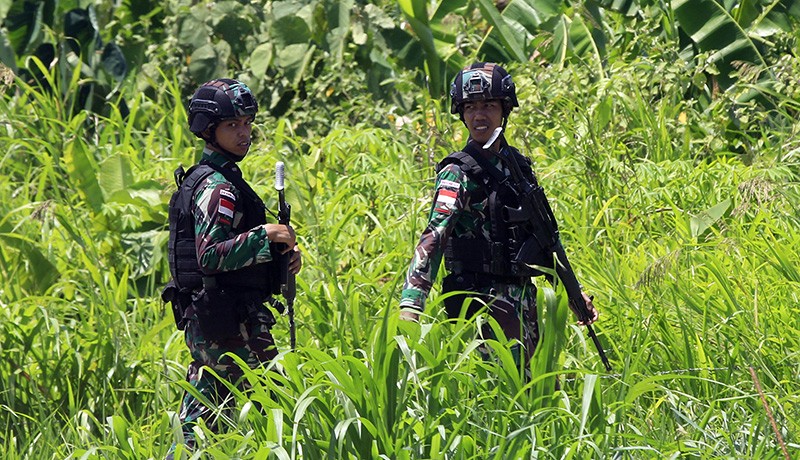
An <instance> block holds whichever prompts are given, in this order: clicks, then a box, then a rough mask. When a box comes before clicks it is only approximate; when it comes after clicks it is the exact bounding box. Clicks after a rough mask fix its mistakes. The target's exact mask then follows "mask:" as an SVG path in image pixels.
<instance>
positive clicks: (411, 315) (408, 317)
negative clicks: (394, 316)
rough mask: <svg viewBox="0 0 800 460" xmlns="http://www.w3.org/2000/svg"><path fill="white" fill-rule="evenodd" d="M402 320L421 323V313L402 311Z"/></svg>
mask: <svg viewBox="0 0 800 460" xmlns="http://www.w3.org/2000/svg"><path fill="white" fill-rule="evenodd" d="M400 319H402V320H405V321H413V322H415V323H418V322H419V313H417V312H415V311H411V310H400Z"/></svg>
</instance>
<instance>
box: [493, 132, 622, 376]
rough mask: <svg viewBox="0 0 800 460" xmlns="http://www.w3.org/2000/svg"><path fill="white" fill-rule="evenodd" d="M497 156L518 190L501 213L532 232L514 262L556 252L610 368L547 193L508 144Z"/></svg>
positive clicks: (575, 305)
mask: <svg viewBox="0 0 800 460" xmlns="http://www.w3.org/2000/svg"><path fill="white" fill-rule="evenodd" d="M501 132H502V128H497V130H495V132H494V133H493V136H492V138H491V139H490V140H489V142H487V143H486V145H484V146H483V148H484V149H487V148H489V147H490V146H491V145H492V144H493V143H494V141H495V140H496V139H497V137H498V136H499V135H500V133H501ZM500 157H501V159H502V160H503V162H504V163H505V164H506V165H507V166H508V167H509V169H510V170H511V176H512V178H513V179H514V182H515V183H516V184H515V186H514V187H510V188H511V189H512V190H514V193H516V194H517V197H516V198H517V202H518V204H519V207H517V208H512V207H505V209H504V214H505V216H504V217H505V218H506V221H507V222H509V223H528V224H529V225H530V227H531V231H532V233H533V235H532V236H531V237H529V238H528V239H527V240H526V241H525V242H524V243H523V244H522V246H521V247H520V250H519V252H518V253H517V256H516V259H515V260H514V262H516V263H519V264H526V265H532V264H540V263H541V262H542V258H541V255H542V254H548V257H549V256H552V255H553V254H555V259H556V274H557V275H558V278H559V279H560V280H561V283H563V284H564V289H565V290H566V291H567V298H568V299H569V302H570V304H571V306H572V310H573V312H575V314H576V316H578V319H580V320H581V321H582V322H583V324H584V325H586V329H587V331H588V332H589V337H591V338H592V342H594V346H595V348H597V352H598V353H599V354H600V359H601V360H602V361H603V365H604V366H605V368H606V371H608V372H611V364H609V362H608V358H607V357H606V354H605V352H604V351H603V346H602V345H601V344H600V340H599V339H598V338H597V334H595V332H594V329H593V328H592V325H591V324H589V322H590V321H591V319H592V314H591V312H590V311H589V307H588V306H587V305H586V300H585V299H584V298H583V291H582V290H581V285H580V283H578V279H577V278H576V277H575V272H574V271H573V269H572V266H571V265H570V263H569V259H567V254H566V252H565V251H564V247H563V246H562V245H561V239H560V238H559V235H558V224H557V223H556V219H555V216H554V215H553V210H552V209H551V208H550V203H549V202H548V201H547V196H545V194H544V189H543V188H542V187H541V186H540V185H539V183H538V181H537V180H536V176H533V177H532V181H529V180H528V179H526V178H525V176H524V175H523V174H522V170H521V169H520V167H519V163H518V162H517V158H516V154H515V152H512V151H511V150H510V148H509V147H508V146H507V145H506V146H504V147H503V148H501V149H500ZM495 169H496V168H495Z"/></svg>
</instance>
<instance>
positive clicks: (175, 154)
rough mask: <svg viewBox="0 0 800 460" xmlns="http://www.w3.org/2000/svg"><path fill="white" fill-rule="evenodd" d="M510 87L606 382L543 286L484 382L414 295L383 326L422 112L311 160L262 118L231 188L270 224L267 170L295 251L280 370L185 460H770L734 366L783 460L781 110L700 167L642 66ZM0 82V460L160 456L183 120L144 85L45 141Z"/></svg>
mask: <svg viewBox="0 0 800 460" xmlns="http://www.w3.org/2000/svg"><path fill="white" fill-rule="evenodd" d="M512 70H513V71H514V74H515V77H516V76H517V75H519V77H518V78H516V81H517V85H518V86H519V88H520V89H521V91H520V97H521V107H520V109H519V110H518V111H515V112H514V114H513V115H512V118H511V123H510V125H509V128H510V129H509V134H508V136H509V139H510V140H511V141H512V143H514V144H516V145H520V146H523V147H524V148H525V149H526V153H528V154H529V155H530V156H531V157H532V159H533V160H534V164H535V169H536V171H537V173H538V176H539V179H540V181H541V183H542V184H543V185H544V186H545V189H546V191H547V193H548V195H549V196H550V197H551V199H552V204H553V207H554V211H555V213H556V215H557V217H558V218H559V221H560V228H561V234H562V239H563V240H564V243H565V245H566V247H567V251H568V253H569V255H570V257H571V258H572V264H573V266H575V267H576V268H577V270H578V272H579V273H578V274H579V279H580V280H581V282H582V283H583V284H584V286H585V288H586V290H587V291H589V292H590V293H592V294H594V295H595V303H596V304H597V305H598V307H599V309H600V311H601V320H600V321H599V322H598V323H597V325H596V330H597V332H598V333H599V335H600V338H601V341H602V342H603V344H604V345H605V346H606V348H607V351H608V354H609V356H610V358H611V361H612V364H613V366H614V372H613V373H611V374H608V373H605V372H603V371H602V365H601V363H600V362H599V359H598V357H597V355H596V351H595V350H594V347H593V345H592V343H591V341H588V340H587V338H586V336H585V334H584V330H583V329H582V328H580V327H578V326H575V325H573V323H574V321H573V319H572V317H571V315H570V314H569V313H568V309H567V307H566V300H565V297H564V295H563V292H561V291H560V290H558V289H557V290H555V291H553V290H550V289H548V288H547V285H546V283H540V287H541V288H542V289H540V291H539V298H538V300H539V308H540V317H541V318H542V321H543V323H542V329H543V331H544V338H543V341H542V343H541V346H540V349H539V351H538V353H537V355H536V357H535V360H534V369H535V372H534V376H533V378H531V379H530V380H526V379H523V378H521V377H520V373H519V370H518V369H516V367H515V365H514V361H513V358H512V355H511V351H510V344H509V343H507V342H506V341H505V340H502V339H500V340H496V341H489V342H488V345H489V346H490V347H491V348H492V349H493V350H494V355H495V359H493V360H490V361H484V360H482V359H481V358H480V355H479V353H477V352H476V351H475V350H476V348H477V347H479V346H481V345H483V344H484V340H483V339H482V338H481V337H480V335H479V333H478V331H479V330H480V329H479V328H478V327H477V325H476V324H475V323H474V322H469V321H462V320H448V319H446V315H445V314H444V312H443V311H442V305H441V296H440V295H439V293H438V288H437V289H435V290H434V292H433V294H432V296H431V299H430V302H429V306H428V309H427V311H426V314H425V315H424V317H423V321H422V323H421V324H419V325H416V324H408V323H404V322H398V320H397V319H396V308H397V307H396V303H397V301H398V296H399V288H400V285H401V283H402V280H403V276H404V272H405V270H406V267H407V264H408V262H409V260H410V256H411V251H412V250H413V247H414V245H415V243H416V238H417V237H418V235H419V233H420V231H421V230H422V226H423V225H424V223H425V217H426V215H427V212H428V207H429V205H430V199H431V196H430V188H431V186H432V182H433V177H434V171H433V163H434V162H435V161H438V160H439V159H441V158H442V157H443V156H444V155H446V154H447V152H449V151H451V150H454V149H456V148H458V147H459V146H460V145H461V143H462V142H463V138H464V137H463V136H464V131H463V128H462V127H461V126H460V122H458V120H457V119H454V118H452V117H450V116H449V114H447V113H446V111H445V110H442V108H441V107H440V103H439V102H438V101H430V100H426V99H424V97H423V96H419V97H420V101H419V106H420V110H419V112H416V113H408V114H396V113H387V114H386V120H387V123H386V125H385V126H374V125H366V124H355V125H350V124H349V123H350V122H349V121H347V122H345V121H342V122H340V123H339V122H337V121H336V120H331V122H330V129H329V130H328V131H326V132H324V133H320V134H316V135H313V136H309V137H300V136H298V135H296V134H295V131H296V130H295V127H294V126H293V124H292V120H289V119H279V120H273V119H269V118H268V117H264V118H260V119H259V122H258V123H257V130H256V135H257V137H256V143H255V145H254V146H253V150H252V152H251V154H250V156H249V157H248V159H247V160H246V161H245V163H243V168H244V170H245V172H246V174H248V176H249V177H251V178H253V181H254V184H255V185H254V186H255V188H256V190H257V191H258V192H259V193H260V194H261V195H262V196H264V198H265V201H266V202H267V204H268V205H269V206H271V207H272V208H274V207H275V202H276V196H275V192H274V190H273V184H272V178H273V177H274V175H273V171H274V164H275V162H276V161H278V160H280V161H284V162H285V163H286V168H287V170H286V172H287V194H288V199H289V201H290V202H291V204H292V206H293V221H294V223H295V226H296V229H297V233H298V235H299V240H300V245H301V248H302V249H303V251H304V268H303V271H302V273H301V276H299V277H298V290H299V294H298V298H297V301H296V314H297V325H298V349H297V350H296V351H294V352H292V351H290V350H289V344H288V331H287V324H286V323H287V322H286V321H285V320H284V319H279V322H278V325H277V326H276V327H275V329H274V334H275V336H276V339H277V341H278V345H279V348H280V350H281V355H280V358H279V359H278V360H277V361H276V362H274V363H271V364H270V365H269V367H268V368H266V369H258V370H246V378H247V379H248V381H249V382H250V389H249V390H248V391H246V392H239V391H237V392H235V394H236V399H237V403H238V404H237V406H236V410H235V411H233V412H232V413H230V414H226V417H225V421H226V422H225V423H226V424H227V425H228V429H227V430H225V431H224V433H219V434H214V433H212V432H210V431H209V430H207V429H206V428H205V427H203V426H200V427H198V430H199V437H198V438H199V439H200V447H201V449H202V450H203V451H204V452H205V453H206V454H208V455H209V456H210V457H212V458H259V459H262V458H263V459H265V458H279V459H286V458H290V459H291V458H307V459H316V458H320V459H321V458H359V459H360V458H396V459H403V458H408V459H419V458H436V459H439V458H441V459H445V458H446V459H477V458H480V459H485V458H495V459H507V458H684V457H686V458H783V455H782V450H781V446H780V445H779V441H778V438H777V437H776V435H775V433H774V432H773V431H772V425H771V421H770V420H769V417H768V416H767V411H766V409H765V406H764V404H763V403H762V401H761V399H760V398H759V395H758V393H757V391H756V385H755V382H754V381H753V378H752V376H751V373H750V368H751V367H752V368H753V370H754V371H755V375H756V376H757V378H758V380H759V383H760V385H761V386H762V388H763V390H764V393H765V398H766V403H767V405H768V407H769V408H770V410H771V413H772V416H773V417H774V421H775V423H776V425H777V426H778V427H779V429H780V430H781V435H782V439H783V442H784V443H785V445H786V448H787V449H789V451H790V453H792V454H796V453H797V451H798V438H797V433H798V429H800V426H798V423H797V420H799V419H800V414H798V413H797V411H798V410H797V407H800V404H798V402H800V401H798V399H799V398H798V384H797V382H798V381H800V379H798V372H800V367H798V362H800V360H798V350H800V343H798V341H799V340H800V339H798V337H800V334H798V331H799V330H800V320H798V316H797V314H796V310H797V308H798V300H797V299H798V297H797V294H796V289H797V287H798V283H800V272H798V269H797V266H798V256H797V251H796V250H795V248H796V247H797V246H798V244H800V232H799V231H798V228H800V227H798V225H797V223H798V219H797V215H798V214H797V211H798V209H797V206H798V205H797V203H800V196H798V154H799V153H800V142H799V141H798V136H797V132H798V127H797V124H796V123H795V122H793V121H792V120H791V119H787V115H790V112H788V110H790V109H786V110H787V112H786V113H783V114H782V113H772V114H770V117H771V118H769V123H761V122H759V123H758V124H756V125H753V126H749V127H743V128H742V129H741V131H740V134H739V136H740V137H739V139H740V140H741V142H743V143H744V145H746V147H747V151H746V152H744V153H741V154H736V155H732V154H731V153H730V151H729V150H730V149H728V148H727V147H725V148H717V147H716V146H720V145H726V146H727V145H731V144H730V142H729V141H730V139H731V138H730V137H729V136H731V135H732V134H731V133H730V132H729V130H727V129H726V128H724V126H723V124H722V123H721V119H720V118H719V116H720V113H721V111H719V110H717V111H714V110H712V111H708V112H697V111H696V110H695V109H694V108H693V106H692V105H691V104H690V103H685V102H683V99H682V94H683V92H682V91H683V88H685V86H683V85H684V84H685V82H683V81H682V80H681V78H683V77H681V76H680V75H679V74H677V73H676V74H673V75H672V76H664V74H663V73H660V70H663V66H658V65H643V64H641V63H639V64H632V65H631V66H624V65H620V66H619V67H618V68H613V69H612V70H611V71H610V74H609V77H608V79H607V80H603V81H599V82H591V81H589V80H587V79H586V77H585V76H584V75H582V74H581V72H580V70H575V69H571V70H570V71H569V73H567V71H565V72H564V73H559V72H555V71H552V70H543V69H539V68H536V67H533V66H530V67H520V68H515V69H512ZM659 77H661V78H659ZM631 80H632V83H628V82H629V81H631ZM54 84H57V82H56V81H55V79H54ZM73 84H74V81H73ZM15 85H16V86H15V87H14V89H15V90H17V92H16V93H11V92H7V93H6V94H5V97H4V98H2V99H1V100H0V109H1V110H0V143H1V144H2V145H3V146H4V147H5V148H4V149H3V151H2V156H1V157H0V165H1V166H2V170H1V172H0V174H2V181H0V210H2V213H0V216H2V217H1V218H0V240H2V241H3V244H2V245H0V277H2V278H0V279H2V284H0V312H2V313H0V314H1V315H2V321H1V322H0V329H1V330H2V334H0V337H2V339H0V340H2V342H0V350H2V351H1V352H0V353H2V359H0V377H2V378H0V425H2V431H1V432H2V437H0V457H2V458H7V459H12V460H13V459H41V458H54V459H55V458H59V459H60V458H76V459H77V458H87V459H90V458H126V459H127V458H130V459H134V458H135V459H140V458H160V457H163V455H164V454H165V453H166V450H167V449H168V447H169V446H170V444H171V443H172V441H173V439H174V438H175V436H177V435H178V433H179V426H178V423H177V419H176V414H175V411H177V409H178V404H179V401H178V398H179V397H180V393H181V392H182V390H183V387H182V385H181V381H182V379H183V374H184V372H185V366H186V363H187V361H188V353H187V352H186V351H185V350H184V348H185V347H184V345H183V344H182V335H181V334H180V333H178V332H177V331H175V330H174V328H173V325H172V319H171V316H170V313H169V312H168V311H167V310H166V309H165V308H164V306H163V305H161V303H160V300H159V299H158V293H159V292H158V291H159V287H160V286H161V285H162V284H163V283H164V282H165V281H166V277H167V268H166V262H165V254H164V249H163V248H164V243H165V238H166V234H165V229H166V227H165V225H166V205H167V201H168V198H169V194H170V192H171V191H172V189H173V184H172V170H173V169H174V168H175V167H177V165H178V164H184V165H188V164H191V163H192V162H193V161H194V160H195V159H196V157H197V154H198V143H197V140H196V139H194V138H193V137H192V136H191V134H190V133H188V130H187V129H186V125H185V113H184V109H183V106H184V102H185V101H183V100H182V98H181V91H180V89H179V88H178V86H177V84H175V83H174V82H171V81H170V80H169V79H166V78H165V80H164V81H163V82H162V87H164V88H165V91H164V92H163V93H162V94H159V95H158V96H157V99H155V100H151V99H149V98H147V97H145V96H143V95H134V94H131V95H130V99H129V106H130V109H131V116H129V117H128V118H123V117H121V116H119V115H118V114H114V115H112V116H110V117H109V118H107V119H101V118H98V117H95V116H88V115H80V116H78V117H75V118H69V119H65V118H64V117H65V115H64V114H65V113H69V111H65V110H63V107H64V104H66V103H67V102H66V101H60V100H55V99H53V98H51V97H49V96H48V95H45V94H39V93H37V92H36V90H35V88H33V87H30V86H27V85H25V84H24V83H22V82H16V84H15ZM56 94H69V91H66V92H63V91H58V92H56ZM723 102H724V101H720V104H723ZM354 103H361V104H364V110H365V111H366V110H375V108H374V107H371V106H369V105H368V101H367V100H364V101H360V100H357V101H355V102H354ZM373 115H374V114H373ZM399 116H404V117H406V118H402V119H399V120H398V118H392V117H399ZM787 120H788V121H787ZM395 122H397V123H396V124H395ZM744 128H747V129H744ZM726 136H728V137H726ZM487 320H488V319H487V317H486V316H481V317H480V318H479V320H478V321H487Z"/></svg>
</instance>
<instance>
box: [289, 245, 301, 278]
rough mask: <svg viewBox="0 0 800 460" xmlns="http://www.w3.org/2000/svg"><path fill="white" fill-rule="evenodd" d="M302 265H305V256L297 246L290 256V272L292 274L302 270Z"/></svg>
mask: <svg viewBox="0 0 800 460" xmlns="http://www.w3.org/2000/svg"><path fill="white" fill-rule="evenodd" d="M302 266H303V257H302V254H301V253H300V248H298V247H297V246H295V247H294V251H292V254H291V255H290V256H289V272H290V273H291V274H292V275H296V274H297V273H298V272H299V271H300V268H301V267H302Z"/></svg>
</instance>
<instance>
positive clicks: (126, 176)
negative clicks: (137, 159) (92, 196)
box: [98, 154, 133, 199]
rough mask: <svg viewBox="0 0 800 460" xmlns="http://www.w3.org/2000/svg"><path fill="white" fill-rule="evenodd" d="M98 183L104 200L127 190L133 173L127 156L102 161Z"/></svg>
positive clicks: (116, 156)
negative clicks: (115, 193)
mask: <svg viewBox="0 0 800 460" xmlns="http://www.w3.org/2000/svg"><path fill="white" fill-rule="evenodd" d="M98 183H99V185H100V190H102V192H103V196H104V197H105V198H106V199H108V197H109V196H111V195H112V194H113V193H114V192H116V191H118V190H127V189H128V188H129V187H130V185H131V184H132V183H133V171H132V170H131V164H130V159H129V158H128V157H127V155H122V154H118V155H113V156H111V157H109V158H106V159H105V160H103V161H102V162H101V163H100V171H99V177H98Z"/></svg>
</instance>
